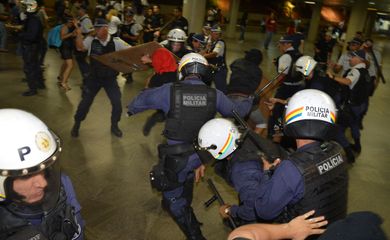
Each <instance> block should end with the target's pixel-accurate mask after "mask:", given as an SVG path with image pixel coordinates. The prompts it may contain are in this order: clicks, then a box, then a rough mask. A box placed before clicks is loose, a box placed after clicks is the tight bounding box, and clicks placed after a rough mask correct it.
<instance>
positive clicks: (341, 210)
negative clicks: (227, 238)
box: [202, 89, 348, 222]
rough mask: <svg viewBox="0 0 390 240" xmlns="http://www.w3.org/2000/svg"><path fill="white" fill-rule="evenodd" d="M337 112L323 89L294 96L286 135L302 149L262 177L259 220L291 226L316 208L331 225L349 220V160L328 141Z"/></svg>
mask: <svg viewBox="0 0 390 240" xmlns="http://www.w3.org/2000/svg"><path fill="white" fill-rule="evenodd" d="M335 111H336V108H335V105H334V103H333V101H332V99H331V98H330V97H329V96H328V95H327V94H325V93H323V92H321V91H319V90H314V89H307V90H302V91H299V92H297V93H296V94H294V95H293V96H292V98H291V99H290V101H289V102H288V106H287V109H286V114H285V123H284V131H285V134H286V135H287V136H290V137H293V138H295V139H296V144H297V147H298V149H297V150H296V151H295V152H293V153H291V154H290V156H289V157H287V159H286V160H284V161H281V162H280V164H278V165H277V166H276V167H275V164H271V165H269V167H275V169H274V171H273V173H272V175H271V176H270V177H267V178H264V177H263V179H261V184H259V186H258V187H257V196H256V199H255V200H254V208H255V213H256V216H257V217H258V218H260V219H264V220H273V221H276V222H288V221H290V220H291V219H293V218H294V217H296V216H298V215H301V214H304V213H306V212H308V211H309V210H312V209H314V210H315V211H316V216H320V215H323V216H325V217H326V219H328V220H329V222H333V221H335V220H338V219H341V218H344V217H345V216H346V211H347V192H348V175H347V170H346V160H345V158H344V156H343V152H342V148H341V147H340V146H339V145H338V144H337V143H335V142H330V141H327V140H328V139H330V137H331V135H332V134H333V133H332V130H333V127H334V122H335V113H336V112H335ZM203 141H205V140H202V142H203ZM202 147H207V146H202ZM208 147H211V146H208ZM222 148H223V146H222V147H221V146H216V148H215V147H214V149H222ZM221 151H222V150H221ZM217 156H218V155H217ZM266 170H267V166H266V165H264V171H266ZM227 212H228V211H227ZM228 213H229V212H228Z"/></svg>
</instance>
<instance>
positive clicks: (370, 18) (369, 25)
mask: <svg viewBox="0 0 390 240" xmlns="http://www.w3.org/2000/svg"><path fill="white" fill-rule="evenodd" d="M375 20H376V12H375V11H369V12H368V13H367V19H366V23H365V25H364V30H363V33H364V36H365V37H366V38H369V37H371V33H372V30H373V29H374V27H375Z"/></svg>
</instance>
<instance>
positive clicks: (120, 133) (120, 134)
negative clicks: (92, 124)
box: [111, 123, 123, 138]
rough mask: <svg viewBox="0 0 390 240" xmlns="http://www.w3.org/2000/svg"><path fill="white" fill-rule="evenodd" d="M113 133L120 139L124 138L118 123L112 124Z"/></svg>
mask: <svg viewBox="0 0 390 240" xmlns="http://www.w3.org/2000/svg"><path fill="white" fill-rule="evenodd" d="M111 132H112V134H114V135H115V136H117V137H118V138H120V137H122V136H123V133H122V131H121V130H120V129H119V127H118V123H113V124H111Z"/></svg>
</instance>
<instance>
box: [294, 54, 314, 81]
mask: <svg viewBox="0 0 390 240" xmlns="http://www.w3.org/2000/svg"><path fill="white" fill-rule="evenodd" d="M316 65H317V62H316V60H314V59H313V58H312V57H310V56H302V57H300V58H298V60H297V61H296V62H295V70H296V71H297V72H300V73H302V74H303V76H305V77H308V76H309V75H310V73H311V72H312V71H313V70H314V68H315V67H316Z"/></svg>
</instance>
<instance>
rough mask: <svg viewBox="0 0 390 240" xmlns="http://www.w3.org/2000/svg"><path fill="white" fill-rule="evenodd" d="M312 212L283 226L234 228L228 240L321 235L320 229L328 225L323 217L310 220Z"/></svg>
mask: <svg viewBox="0 0 390 240" xmlns="http://www.w3.org/2000/svg"><path fill="white" fill-rule="evenodd" d="M314 213H315V211H314V210H312V211H310V212H307V213H305V214H303V215H301V216H298V217H296V218H294V219H293V220H291V221H290V222H289V223H284V224H262V223H260V224H249V225H244V226H241V227H239V228H236V229H235V230H234V231H233V232H231V233H230V234H229V237H228V240H238V239H248V240H277V239H294V240H298V239H305V238H306V237H308V236H310V235H314V234H322V233H324V232H325V229H321V227H323V226H325V225H327V224H328V221H327V220H325V217H324V216H320V217H316V218H310V219H308V218H309V217H310V216H312V215H313V214H314Z"/></svg>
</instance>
